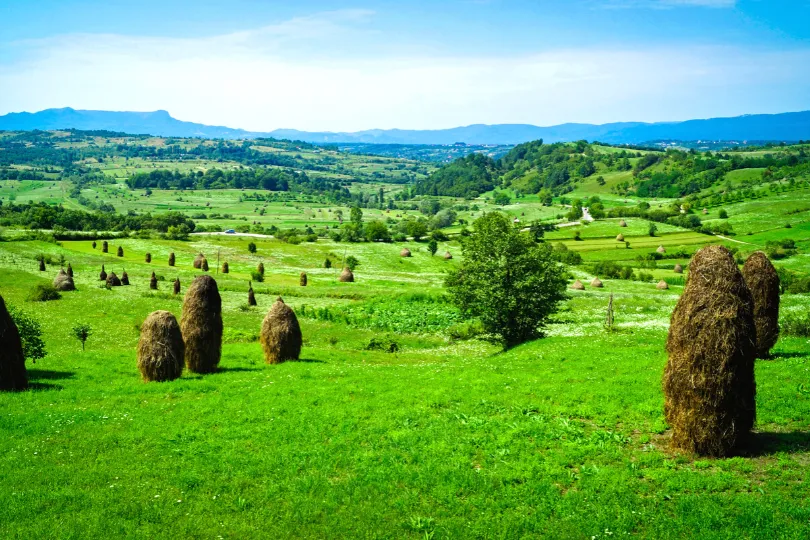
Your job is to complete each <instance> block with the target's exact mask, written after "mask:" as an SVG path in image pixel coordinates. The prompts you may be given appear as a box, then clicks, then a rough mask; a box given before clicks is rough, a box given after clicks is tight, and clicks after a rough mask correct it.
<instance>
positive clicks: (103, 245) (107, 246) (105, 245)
mask: <svg viewBox="0 0 810 540" xmlns="http://www.w3.org/2000/svg"><path fill="white" fill-rule="evenodd" d="M109 251H110V244H108V243H107V241H106V240H104V241H103V242H101V252H102V253H108V252H109Z"/></svg>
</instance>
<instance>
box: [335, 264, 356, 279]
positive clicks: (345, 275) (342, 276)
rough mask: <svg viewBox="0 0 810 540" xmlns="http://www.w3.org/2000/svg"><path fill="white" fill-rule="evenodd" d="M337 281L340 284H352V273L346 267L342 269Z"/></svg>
mask: <svg viewBox="0 0 810 540" xmlns="http://www.w3.org/2000/svg"><path fill="white" fill-rule="evenodd" d="M338 281H340V282H342V283H354V274H353V273H352V270H351V268H349V267H348V266H347V267H346V268H344V269H343V272H341V273H340V276H339V277H338Z"/></svg>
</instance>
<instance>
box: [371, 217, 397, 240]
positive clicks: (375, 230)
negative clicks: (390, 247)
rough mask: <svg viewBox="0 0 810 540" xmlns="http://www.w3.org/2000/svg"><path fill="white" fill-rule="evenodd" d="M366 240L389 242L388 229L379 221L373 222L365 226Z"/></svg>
mask: <svg viewBox="0 0 810 540" xmlns="http://www.w3.org/2000/svg"><path fill="white" fill-rule="evenodd" d="M366 240H368V241H369V242H390V241H391V233H390V232H388V227H387V226H386V225H385V223H383V222H382V221H380V220H374V221H372V222H370V223H367V224H366Z"/></svg>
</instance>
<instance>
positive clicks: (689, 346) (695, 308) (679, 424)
mask: <svg viewBox="0 0 810 540" xmlns="http://www.w3.org/2000/svg"><path fill="white" fill-rule="evenodd" d="M752 304H753V299H752V297H751V292H750V291H749V289H748V286H747V285H746V284H745V280H744V279H743V276H742V274H741V273H740V271H739V270H738V269H737V265H736V263H735V262H734V257H733V256H732V254H731V252H730V251H729V250H728V249H726V248H725V247H722V246H708V247H704V248H703V249H701V250H700V251H698V252H697V253H696V254H695V256H694V258H693V259H692V263H691V264H690V273H689V277H688V279H687V281H686V287H685V288H684V291H683V295H682V296H681V298H680V299H679V300H678V304H677V305H676V306H675V310H674V311H673V312H672V319H671V321H670V328H669V335H668V337H667V353H668V354H669V360H668V361H667V366H666V369H665V371H664V395H665V405H664V412H665V415H666V420H667V423H668V424H669V425H670V426H672V446H673V448H677V449H680V450H684V451H687V452H694V453H697V454H700V455H709V456H718V457H719V456H726V455H728V454H729V453H730V452H731V451H732V450H734V449H735V448H736V447H738V446H739V445H741V444H742V443H743V442H744V441H745V439H746V437H747V435H748V433H749V432H750V430H751V428H752V427H753V425H754V418H755V416H756V404H755V401H754V396H755V393H756V383H755V381H754V358H755V357H756V325H755V324H754V314H753V309H752V307H751V306H752Z"/></svg>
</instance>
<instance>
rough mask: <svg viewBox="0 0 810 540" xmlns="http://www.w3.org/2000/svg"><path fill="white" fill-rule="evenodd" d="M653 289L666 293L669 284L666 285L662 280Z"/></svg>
mask: <svg viewBox="0 0 810 540" xmlns="http://www.w3.org/2000/svg"><path fill="white" fill-rule="evenodd" d="M655 288H656V289H658V290H659V291H666V290H667V289H669V283H667V282H666V281H664V280H663V279H662V280H661V281H659V282H658V284H657V285H656V286H655Z"/></svg>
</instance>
